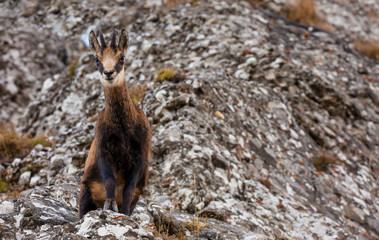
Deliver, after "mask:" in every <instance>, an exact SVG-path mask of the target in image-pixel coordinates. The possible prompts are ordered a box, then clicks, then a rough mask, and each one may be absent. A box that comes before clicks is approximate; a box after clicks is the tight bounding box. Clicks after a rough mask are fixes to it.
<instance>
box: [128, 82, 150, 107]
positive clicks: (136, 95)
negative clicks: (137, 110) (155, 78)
mask: <svg viewBox="0 0 379 240" xmlns="http://www.w3.org/2000/svg"><path fill="white" fill-rule="evenodd" d="M146 88H147V86H146V85H145V84H143V85H133V86H132V87H130V88H129V94H130V97H131V98H132V101H133V103H134V104H137V103H138V102H140V101H141V100H142V99H143V96H144V95H145V91H146Z"/></svg>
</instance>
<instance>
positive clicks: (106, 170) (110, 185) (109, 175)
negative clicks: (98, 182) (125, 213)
mask: <svg viewBox="0 0 379 240" xmlns="http://www.w3.org/2000/svg"><path fill="white" fill-rule="evenodd" d="M99 165H100V166H99V169H100V173H101V176H102V178H103V182H104V188H105V191H106V195H107V199H106V200H105V202H104V210H108V209H109V208H110V209H111V210H113V211H115V212H118V207H117V202H116V200H115V189H116V179H115V177H114V174H113V170H112V168H111V166H109V165H108V164H105V163H104V162H103V161H99Z"/></svg>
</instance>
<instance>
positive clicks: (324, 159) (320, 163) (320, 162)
mask: <svg viewBox="0 0 379 240" xmlns="http://www.w3.org/2000/svg"><path fill="white" fill-rule="evenodd" d="M337 161H338V160H337V158H336V157H333V156H331V155H327V154H319V155H317V156H316V158H315V160H314V161H313V166H314V167H315V168H316V169H317V170H318V171H325V170H326V169H327V167H328V165H329V164H335V163H336V162H337Z"/></svg>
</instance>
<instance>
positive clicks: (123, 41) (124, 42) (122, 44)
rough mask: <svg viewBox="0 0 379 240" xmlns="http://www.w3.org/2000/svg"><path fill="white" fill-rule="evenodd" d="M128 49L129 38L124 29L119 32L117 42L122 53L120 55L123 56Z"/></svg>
mask: <svg viewBox="0 0 379 240" xmlns="http://www.w3.org/2000/svg"><path fill="white" fill-rule="evenodd" d="M128 47H129V36H128V33H127V32H126V30H125V29H122V30H121V35H120V41H119V42H118V48H119V49H120V50H121V51H122V53H123V54H124V55H125V54H126V50H128Z"/></svg>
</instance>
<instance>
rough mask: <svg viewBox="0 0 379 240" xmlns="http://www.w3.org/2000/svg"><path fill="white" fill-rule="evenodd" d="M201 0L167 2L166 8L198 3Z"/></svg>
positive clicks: (165, 2) (165, 3)
mask: <svg viewBox="0 0 379 240" xmlns="http://www.w3.org/2000/svg"><path fill="white" fill-rule="evenodd" d="M198 1H199V0H165V1H164V6H165V7H167V8H173V7H176V6H177V5H178V4H179V3H183V2H188V3H196V2H198Z"/></svg>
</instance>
